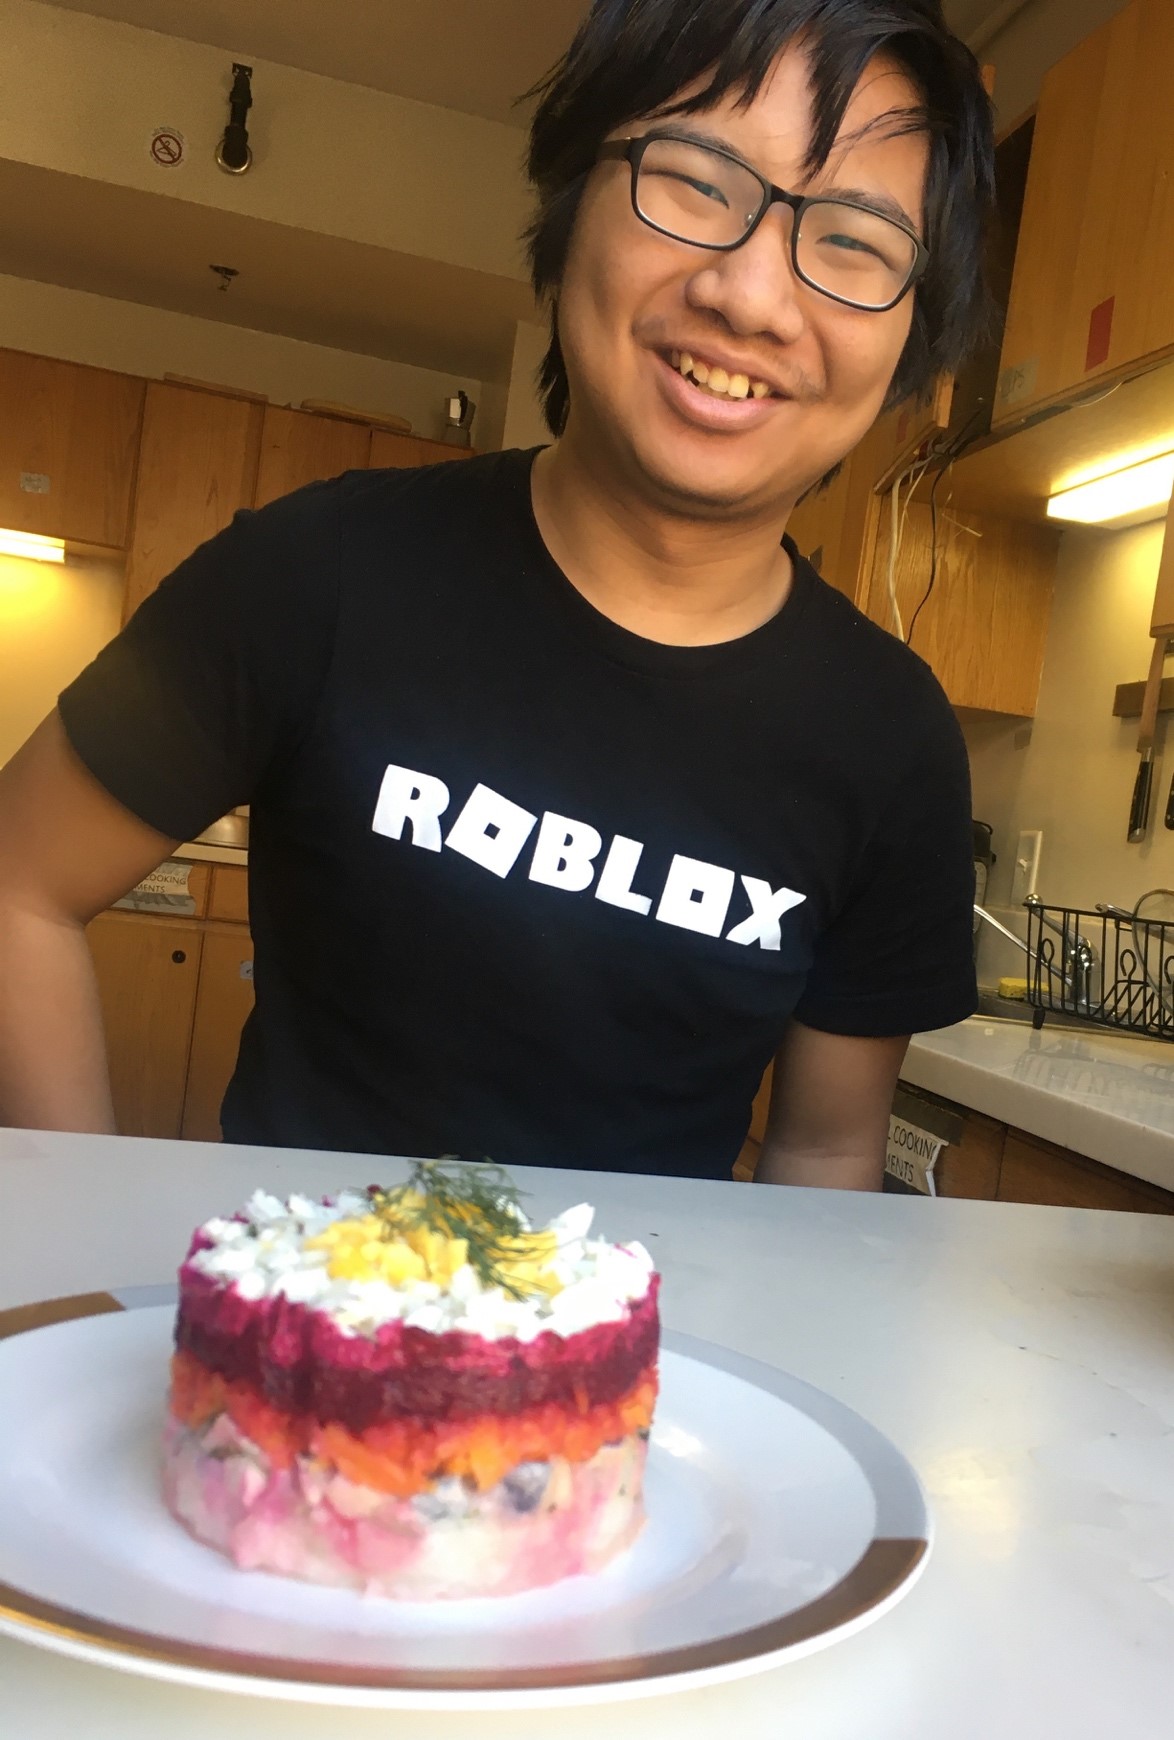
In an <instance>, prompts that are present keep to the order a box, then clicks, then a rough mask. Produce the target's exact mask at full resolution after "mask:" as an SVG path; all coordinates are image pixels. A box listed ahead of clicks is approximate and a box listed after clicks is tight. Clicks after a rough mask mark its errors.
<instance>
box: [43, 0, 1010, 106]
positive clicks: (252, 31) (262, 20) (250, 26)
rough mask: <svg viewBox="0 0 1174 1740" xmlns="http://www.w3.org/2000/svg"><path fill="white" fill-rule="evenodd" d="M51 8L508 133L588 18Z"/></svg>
mask: <svg viewBox="0 0 1174 1740" xmlns="http://www.w3.org/2000/svg"><path fill="white" fill-rule="evenodd" d="M50 3H51V4H53V5H57V6H60V7H61V8H62V9H63V10H66V11H70V12H88V13H91V14H92V15H93V16H94V17H96V18H111V19H116V20H118V21H119V22H121V23H123V24H135V25H139V26H140V27H141V28H143V29H145V30H157V31H160V32H162V33H163V34H164V35H165V36H178V37H180V38H182V39H184V40H186V41H188V42H201V43H205V44H207V45H208V46H210V47H213V48H222V49H224V50H225V52H226V53H228V54H230V55H232V56H233V57H235V58H238V59H244V60H249V59H252V58H256V59H257V60H270V61H276V62H278V64H279V65H282V66H292V67H299V68H301V70H302V71H304V72H315V73H322V74H324V75H326V76H327V77H328V78H335V79H342V80H344V81H345V82H346V83H347V84H356V85H369V86H371V87H373V88H374V89H375V90H380V91H387V92H389V93H390V94H391V95H393V96H398V97H413V98H415V99H416V100H417V101H418V102H422V103H436V104H439V106H440V107H441V108H445V109H458V110H460V111H462V112H463V113H465V114H469V115H483V116H485V117H486V119H488V120H491V121H505V122H508V123H512V124H513V125H514V126H522V125H524V124H525V120H526V113H525V109H524V107H523V108H522V109H519V108H518V107H517V106H516V102H517V99H518V97H519V96H520V95H521V93H522V92H523V91H525V90H528V89H529V87H530V86H531V85H533V84H534V83H535V82H536V81H537V80H538V79H539V78H541V77H542V75H543V73H545V72H546V71H547V70H548V69H549V68H550V67H551V66H553V64H554V62H555V61H556V60H557V59H558V57H559V56H560V55H561V54H562V52H563V50H564V49H565V48H566V47H567V44H568V43H569V42H570V40H571V37H572V36H573V35H574V32H575V27H576V26H577V24H578V23H579V20H580V19H581V18H582V17H583V16H584V15H585V14H586V12H587V10H588V0H346V4H345V6H342V7H340V6H338V5H326V4H323V0H199V4H198V5H195V4H193V3H192V0H50ZM1012 9H1013V8H1012V6H1011V5H1010V4H1009V3H1008V0H945V11H946V16H947V18H948V19H949V21H950V23H951V24H952V25H953V27H954V29H955V30H956V31H957V32H958V34H959V35H960V36H966V37H969V36H971V35H973V34H974V33H975V32H976V31H978V30H980V29H981V28H982V27H983V26H984V25H986V24H987V23H988V21H990V20H992V19H993V18H994V17H995V16H997V15H999V14H1001V13H1006V12H1009V11H1011V10H1012Z"/></svg>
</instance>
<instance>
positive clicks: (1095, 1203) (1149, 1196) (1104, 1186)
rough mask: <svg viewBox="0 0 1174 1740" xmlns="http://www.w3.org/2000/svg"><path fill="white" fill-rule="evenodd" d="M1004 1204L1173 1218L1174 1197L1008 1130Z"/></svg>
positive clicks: (1000, 1195) (1002, 1169)
mask: <svg viewBox="0 0 1174 1740" xmlns="http://www.w3.org/2000/svg"><path fill="white" fill-rule="evenodd" d="M998 1200H999V1201H1000V1202H1042V1203H1050V1204H1052V1205H1054V1206H1056V1207H1059V1208H1113V1209H1123V1210H1125V1211H1126V1212H1130V1213H1134V1214H1174V1194H1171V1193H1170V1192H1169V1191H1166V1190H1159V1189H1158V1187H1157V1185H1154V1184H1146V1183H1145V1182H1144V1180H1143V1179H1140V1178H1130V1177H1129V1176H1128V1175H1127V1174H1125V1173H1123V1172H1114V1171H1112V1170H1111V1169H1110V1168H1109V1167H1108V1166H1101V1165H1099V1164H1098V1163H1097V1161H1095V1160H1086V1159H1084V1158H1083V1156H1081V1155H1079V1154H1073V1153H1071V1152H1070V1151H1069V1150H1068V1149H1067V1148H1057V1147H1054V1146H1053V1144H1052V1143H1051V1142H1042V1141H1040V1140H1039V1138H1038V1137H1035V1136H1027V1135H1024V1134H1023V1132H1022V1131H1020V1130H1008V1131H1007V1139H1006V1141H1005V1142H1004V1144H1003V1154H1002V1164H1001V1167H1000V1171H999V1190H998Z"/></svg>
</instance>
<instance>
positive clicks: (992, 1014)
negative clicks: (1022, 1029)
mask: <svg viewBox="0 0 1174 1740" xmlns="http://www.w3.org/2000/svg"><path fill="white" fill-rule="evenodd" d="M976 1013H977V1017H978V1019H979V1020H980V1021H1017V1022H1019V1023H1020V1024H1021V1025H1026V1026H1030V1024H1031V1022H1032V1021H1033V1020H1034V1018H1035V1013H1036V1012H1035V1009H1034V1008H1033V1006H1032V1005H1031V1004H1030V1003H1025V1002H1023V1001H1022V1000H1020V999H1017V998H1014V997H1000V996H999V994H998V992H997V991H980V992H979V993H978V1009H977V1012H976ZM1058 1028H1059V1029H1063V1030H1064V1031H1065V1032H1068V1033H1114V1034H1119V1033H1120V1032H1121V1029H1120V1028H1119V1027H1111V1026H1110V1025H1109V1024H1108V1023H1107V1022H1104V1021H1081V1020H1080V1018H1079V1017H1078V1016H1076V1015H1062V1014H1060V1013H1058V1012H1057V1013H1053V1012H1052V1011H1051V1010H1050V1009H1049V1011H1048V1013H1047V1016H1046V1018H1045V1020H1044V1031H1045V1032H1048V1031H1051V1032H1053V1033H1054V1032H1055V1031H1056V1030H1057V1029H1058Z"/></svg>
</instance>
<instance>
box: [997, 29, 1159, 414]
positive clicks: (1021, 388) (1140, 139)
mask: <svg viewBox="0 0 1174 1740" xmlns="http://www.w3.org/2000/svg"><path fill="white" fill-rule="evenodd" d="M1172 77H1174V6H1171V4H1170V0H1133V3H1132V4H1131V5H1129V6H1126V7H1125V8H1124V10H1123V11H1121V12H1119V13H1118V14H1117V16H1116V17H1115V18H1113V19H1111V20H1110V21H1109V22H1108V23H1107V24H1105V25H1104V26H1103V27H1102V28H1101V29H1100V30H1098V31H1096V32H1094V34H1093V35H1091V36H1090V37H1088V38H1087V39H1086V40H1085V41H1084V42H1082V43H1081V44H1080V45H1079V46H1078V47H1077V48H1076V49H1074V50H1073V51H1072V53H1071V54H1069V55H1067V56H1066V57H1065V58H1064V59H1063V60H1061V61H1060V62H1059V63H1058V64H1057V65H1056V66H1054V67H1053V68H1052V69H1051V71H1050V72H1049V73H1048V75H1047V77H1046V78H1045V80H1044V84H1043V89H1042V92H1041V95H1040V101H1039V109H1038V112H1037V115H1036V124H1035V138H1034V144H1033V148H1032V157H1031V166H1030V170H1029V172H1028V178H1027V193H1026V199H1025V203H1024V209H1023V221H1022V226H1021V229H1020V236H1019V246H1018V251H1017V254H1016V260H1015V271H1014V277H1013V279H1012V287H1011V297H1010V305H1009V308H1008V314H1007V326H1006V332H1005V335H1004V340H1003V351H1002V357H1001V372H1000V376H999V386H998V394H997V399H996V406H995V422H996V425H997V426H998V425H1001V424H1004V423H1008V422H1014V421H1017V420H1018V419H1020V418H1021V417H1022V416H1023V415H1024V414H1025V413H1026V412H1028V411H1030V410H1033V409H1035V408H1037V407H1039V406H1041V405H1046V404H1049V403H1052V402H1055V401H1058V400H1060V401H1062V400H1064V399H1065V398H1068V397H1070V396H1071V395H1073V394H1076V393H1081V392H1084V391H1086V390H1089V389H1091V388H1093V387H1095V385H1096V383H1097V382H1098V381H1101V380H1105V379H1111V378H1113V377H1114V376H1119V375H1122V374H1127V373H1129V372H1130V371H1131V370H1136V368H1137V366H1138V365H1139V364H1140V363H1141V362H1142V361H1143V360H1144V359H1148V358H1156V357H1158V356H1160V355H1162V354H1164V353H1168V352H1169V351H1170V350H1171V349H1172V348H1174V297H1172V296H1171V294H1170V281H1171V276H1172V274H1174V179H1172V178H1174V105H1172V104H1171V102H1170V88H1171V78H1172Z"/></svg>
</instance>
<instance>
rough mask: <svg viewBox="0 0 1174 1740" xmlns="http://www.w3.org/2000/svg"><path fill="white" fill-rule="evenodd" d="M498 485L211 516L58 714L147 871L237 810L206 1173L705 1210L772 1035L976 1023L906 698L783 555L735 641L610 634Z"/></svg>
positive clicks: (886, 653) (913, 707)
mask: <svg viewBox="0 0 1174 1740" xmlns="http://www.w3.org/2000/svg"><path fill="white" fill-rule="evenodd" d="M532 460H533V454H531V453H522V452H507V453H501V454H489V455H485V456H483V457H480V458H476V459H472V460H468V461H466V462H464V463H463V464H460V465H442V466H434V467H430V468H425V469H421V470H415V471H382V472H362V473H351V474H349V475H347V476H345V477H342V478H339V479H337V480H335V481H333V482H330V483H324V484H315V485H312V486H311V487H310V488H308V489H303V490H299V491H298V492H297V493H296V494H294V495H292V496H288V497H286V498H285V499H284V500H282V501H278V502H275V503H273V504H272V505H271V506H269V507H266V508H263V509H262V510H261V511H259V512H256V513H241V514H238V515H237V517H236V519H235V520H234V521H233V523H232V525H231V526H230V527H229V528H228V529H227V530H226V531H224V532H222V533H221V534H220V535H219V536H218V537H216V538H214V539H212V540H211V541H210V542H209V543H207V544H205V545H204V546H203V547H202V548H201V549H199V550H197V551H196V552H195V554H194V555H193V556H191V557H190V558H189V559H188V560H187V561H186V562H184V563H183V564H182V566H181V567H180V568H179V569H177V571H176V572H175V573H174V574H173V575H171V576H170V578H168V579H167V580H165V581H164V582H163V584H162V585H161V586H160V587H159V589H158V591H156V592H155V593H153V594H152V595H151V596H150V597H149V598H148V599H147V600H146V601H145V603H144V604H143V605H142V606H141V608H140V609H139V611H138V612H137V613H136V615H135V616H134V618H133V619H132V620H131V622H130V623H129V624H128V626H127V627H126V629H125V630H124V631H123V633H122V634H121V635H120V636H119V637H118V638H117V639H116V640H115V641H114V642H112V643H111V645H110V646H108V647H107V648H106V649H105V650H104V651H103V652H102V653H101V654H100V655H99V656H98V658H97V659H96V660H95V661H94V663H93V664H92V665H90V666H89V668H88V669H87V670H86V671H84V672H83V673H82V675H81V676H80V677H79V678H78V679H77V681H76V682H75V683H73V684H72V685H71V687H70V688H68V689H67V690H66V691H65V693H64V694H63V695H62V697H61V713H62V716H63V718H64V721H65V728H66V731H67V733H68V735H69V739H70V742H71V743H72V745H73V747H74V749H75V750H76V752H77V754H78V755H79V756H80V758H81V760H82V761H83V762H84V763H85V765H86V766H87V767H88V768H89V769H90V771H91V772H92V773H93V774H94V775H95V776H96V778H97V779H98V780H99V781H100V782H101V784H102V785H103V786H104V787H105V788H106V789H107V791H109V792H110V793H111V794H112V795H113V796H114V797H115V798H117V799H118V800H119V802H121V803H122V804H123V805H125V806H126V808H128V809H129V810H131V811H133V812H134V814H135V815H137V816H139V817H140V818H141V819H142V820H143V821H145V822H147V823H149V824H150V825H151V826H152V827H154V828H157V829H158V830H160V831H161V832H162V833H164V834H167V835H169V836H171V837H172V838H175V839H190V838H191V837H192V836H193V835H194V834H196V833H198V832H200V831H201V830H202V829H203V828H204V827H206V826H207V825H208V824H209V823H210V822H211V821H212V820H214V819H215V818H216V817H218V816H220V815H223V814H224V813H225V812H226V811H228V810H229V809H231V808H232V807H234V806H235V805H238V804H243V803H246V802H247V803H249V804H251V806H252V815H251V829H250V851H249V883H250V910H251V916H252V927H253V936H254V941H255V947H256V964H255V974H254V976H255V989H256V997H257V1001H256V1009H255V1012H254V1014H253V1015H252V1016H251V1017H250V1019H249V1021H248V1023H247V1025H246V1027H245V1031H244V1036H243V1039H242V1043H241V1052H240V1060H239V1063H238V1067H237V1072H236V1075H235V1076H234V1078H233V1081H232V1084H231V1086H230V1088H229V1091H228V1095H227V1098H226V1100H225V1105H224V1131H225V1135H226V1136H227V1137H228V1138H229V1139H230V1140H236V1141H250V1142H262V1143H276V1144H286V1145H295V1146H301V1147H308V1148H333V1149H342V1150H355V1151H363V1152H372V1153H397V1154H413V1155H436V1154H443V1153H456V1154H462V1155H466V1156H478V1155H489V1156H491V1157H492V1158H494V1159H496V1160H499V1161H501V1162H503V1163H506V1164H509V1163H515V1164H525V1163H530V1164H550V1165H567V1166H584V1167H590V1168H597V1169H600V1170H617V1171H639V1172H664V1173H677V1174H683V1175H688V1176H694V1177H714V1178H718V1177H728V1176H729V1171H730V1165H731V1162H732V1160H733V1159H734V1157H735V1155H736V1154H737V1152H738V1149H739V1146H740V1144H741V1142H742V1139H743V1137H744V1135H745V1131H746V1125H747V1119H748V1114H749V1106H750V1101H751V1099H752V1097H753V1095H754V1092H755V1090H756V1088H757V1085H758V1082H759V1079H760V1078H761V1075H762V1072H763V1069H764V1067H765V1065H766V1064H767V1062H768V1061H769V1059H770V1058H771V1056H772V1054H773V1053H774V1052H775V1050H776V1049H777V1048H778V1045H779V1043H780V1040H781V1038H782V1036H783V1032H784V1029H785V1027H786V1025H787V1021H788V1019H789V1017H790V1016H791V1015H792V1013H794V1014H795V1015H796V1016H797V1017H798V1018H799V1019H800V1020H802V1021H803V1022H805V1023H806V1024H807V1025H809V1026H811V1027H815V1028H820V1029H823V1030H826V1031H828V1032H832V1033H841V1034H860V1035H896V1034H903V1033H909V1032H913V1031H916V1030H919V1029H924V1028H930V1027H938V1026H944V1025H946V1024H948V1023H950V1022H953V1021H957V1020H960V1019H961V1018H962V1017H964V1016H965V1015H967V1014H969V1013H970V1012H971V1011H972V1009H973V1007H974V973H973V967H972V953H971V924H972V920H971V901H972V868H971V866H972V846H971V833H970V816H969V782H968V774H967V764H966V755H965V750H964V746H963V743H962V740H961V735H960V733H959V730H958V726H957V724H956V722H955V720H954V717H953V714H952V713H951V711H950V708H949V706H948V705H947V702H946V700H945V697H944V696H943V694H942V692H941V690H940V688H939V687H938V685H937V683H936V681H935V680H934V678H933V676H932V675H931V673H930V671H929V670H928V668H927V667H926V666H925V665H924V664H923V663H922V662H921V660H920V659H918V658H916V657H915V656H914V655H913V654H912V653H910V652H909V651H907V650H906V648H904V647H903V646H901V645H900V644H899V643H898V642H897V641H895V640H893V639H892V638H891V637H890V636H889V635H887V634H885V633H884V632H882V631H881V630H880V629H879V628H877V627H876V626H875V625H874V624H872V623H870V622H869V621H867V620H866V619H865V618H864V617H863V616H861V615H860V613H859V612H858V611H857V610H855V609H854V608H853V606H852V605H851V604H850V603H849V602H848V601H847V600H846V599H845V598H843V597H841V596H840V595H839V594H838V593H836V592H834V591H833V590H832V589H831V588H830V587H828V586H826V585H825V584H824V583H823V581H821V580H820V578H819V577H818V575H817V574H816V573H815V571H814V570H813V569H812V568H811V567H810V566H809V565H808V564H807V563H806V562H805V561H804V560H803V559H802V558H800V557H798V555H797V553H796V552H795V550H794V548H793V546H790V545H788V548H789V549H790V553H791V555H792V557H793V558H794V583H793V586H792V589H791V592H790V595H789V597H788V599H787V602H786V603H785V605H784V606H783V608H782V609H781V610H780V611H779V613H778V614H777V615H776V616H775V617H773V618H772V619H771V620H770V621H769V622H767V623H765V624H764V625H763V626H762V627H761V628H758V629H756V630H755V631H754V632H753V633H751V634H748V635H746V636H744V637H742V638H741V639H738V640H735V641H731V642H727V643H724V644H720V645H715V646H707V647H676V646H664V645H661V644H660V643H658V642H652V641H647V640H644V639H642V638H641V637H639V636H637V635H634V634H631V633H629V632H628V631H627V630H626V629H623V628H621V627H619V626H618V625H617V624H615V623H614V622H612V621H611V620H610V619H608V618H607V617H605V616H603V615H601V614H600V613H599V612H598V611H596V610H595V609H594V608H593V607H592V606H591V605H590V604H588V603H587V601H586V600H585V599H584V598H583V597H582V596H581V595H580V593H578V592H577V591H576V590H575V588H574V587H573V586H572V585H571V584H570V582H569V581H568V580H567V579H566V577H565V576H564V575H563V573H562V572H561V570H560V569H559V568H558V567H557V566H556V564H555V562H554V561H553V559H552V558H551V556H550V554H549V553H548V551H547V550H546V547H545V545H544V544H543V542H542V539H541V536H540V534H539V532H538V528H537V525H536V523H535V520H534V516H533V511H532V508H531V505H530V488H529V482H530V467H531V463H532Z"/></svg>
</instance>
